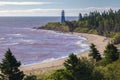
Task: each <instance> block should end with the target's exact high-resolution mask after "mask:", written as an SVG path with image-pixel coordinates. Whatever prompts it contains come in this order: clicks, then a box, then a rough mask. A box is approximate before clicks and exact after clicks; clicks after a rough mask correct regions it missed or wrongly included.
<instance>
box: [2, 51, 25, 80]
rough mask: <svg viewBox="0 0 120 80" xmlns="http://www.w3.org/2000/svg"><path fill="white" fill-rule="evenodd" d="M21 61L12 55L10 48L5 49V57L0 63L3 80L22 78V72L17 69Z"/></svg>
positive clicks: (18, 79) (20, 79) (19, 79)
mask: <svg viewBox="0 0 120 80" xmlns="http://www.w3.org/2000/svg"><path fill="white" fill-rule="evenodd" d="M20 65H21V63H20V62H18V61H17V60H16V58H15V57H14V56H13V55H12V52H11V51H10V49H8V51H6V53H5V58H4V59H2V63H0V70H1V75H2V79H3V80H22V79H23V77H24V74H23V72H22V71H20V70H19V67H20Z"/></svg>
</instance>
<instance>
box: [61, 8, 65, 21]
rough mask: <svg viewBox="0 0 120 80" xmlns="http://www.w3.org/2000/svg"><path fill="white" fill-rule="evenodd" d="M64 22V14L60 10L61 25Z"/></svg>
mask: <svg viewBox="0 0 120 80" xmlns="http://www.w3.org/2000/svg"><path fill="white" fill-rule="evenodd" d="M64 22H65V12H64V10H62V12H61V23H64Z"/></svg>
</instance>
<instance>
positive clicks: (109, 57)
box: [104, 43, 119, 63]
mask: <svg viewBox="0 0 120 80" xmlns="http://www.w3.org/2000/svg"><path fill="white" fill-rule="evenodd" d="M104 55H105V59H106V61H107V62H108V63H111V62H113V61H116V60H117V59H118V58H119V52H118V49H117V48H116V47H115V46H114V45H113V44H110V43H109V44H108V45H107V47H106V50H105V51H104Z"/></svg>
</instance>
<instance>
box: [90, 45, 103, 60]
mask: <svg viewBox="0 0 120 80" xmlns="http://www.w3.org/2000/svg"><path fill="white" fill-rule="evenodd" d="M89 56H92V58H93V59H95V60H96V61H99V60H101V55H100V53H99V51H98V50H97V49H96V48H95V45H94V44H91V46H90V54H89Z"/></svg>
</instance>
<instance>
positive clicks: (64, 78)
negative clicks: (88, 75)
mask: <svg viewBox="0 0 120 80" xmlns="http://www.w3.org/2000/svg"><path fill="white" fill-rule="evenodd" d="M46 80H74V79H73V77H72V75H71V73H70V72H68V71H67V70H65V69H59V70H56V71H55V72H54V73H52V74H51V75H50V76H48V77H47V79H46Z"/></svg>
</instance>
